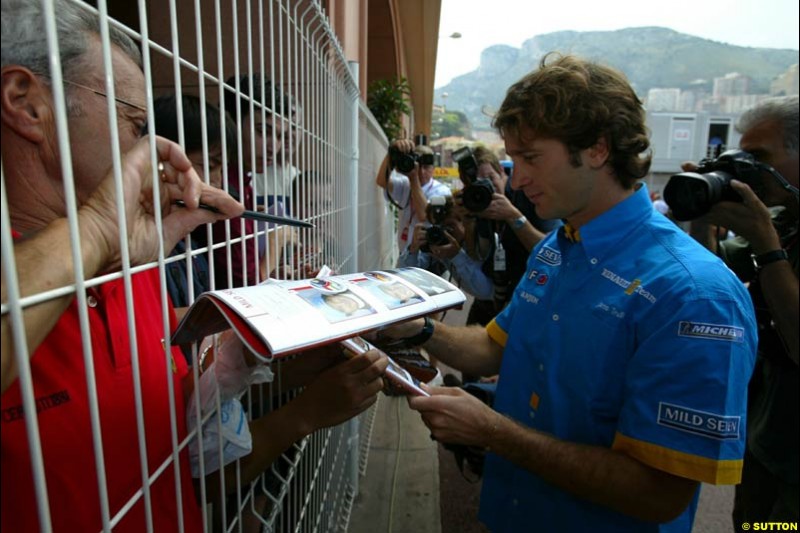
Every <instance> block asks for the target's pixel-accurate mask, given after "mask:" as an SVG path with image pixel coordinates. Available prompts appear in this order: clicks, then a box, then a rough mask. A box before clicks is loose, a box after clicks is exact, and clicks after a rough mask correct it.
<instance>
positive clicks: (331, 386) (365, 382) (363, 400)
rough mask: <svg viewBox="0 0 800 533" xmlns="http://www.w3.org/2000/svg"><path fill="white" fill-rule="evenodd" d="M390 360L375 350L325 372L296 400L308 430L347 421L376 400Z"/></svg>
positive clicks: (311, 430)
mask: <svg viewBox="0 0 800 533" xmlns="http://www.w3.org/2000/svg"><path fill="white" fill-rule="evenodd" d="M388 364H389V360H388V359H387V358H386V357H385V356H383V355H382V354H381V353H380V352H379V351H378V350H370V351H369V352H367V353H365V354H362V355H357V356H355V357H353V358H351V359H348V360H347V361H344V362H342V363H340V364H338V365H336V366H334V367H333V368H330V369H328V370H326V371H324V372H323V373H322V374H320V375H319V377H317V379H315V380H314V381H313V382H311V384H310V385H309V386H308V387H306V390H304V391H303V393H302V394H301V395H300V396H299V397H298V398H297V400H296V401H298V402H302V404H303V410H302V411H301V412H303V413H305V414H306V423H307V424H308V426H309V427H308V428H307V429H308V430H309V431H308V433H311V432H313V431H316V430H317V429H321V428H325V427H329V426H335V425H336V424H340V423H342V422H344V421H346V420H349V419H351V418H353V417H354V416H356V415H357V414H359V413H360V412H362V411H363V410H365V409H366V408H368V407H369V406H370V405H372V404H373V403H375V401H376V400H377V394H378V393H379V392H380V391H381V389H383V380H382V379H381V376H382V375H383V372H384V371H385V370H386V366H387V365H388Z"/></svg>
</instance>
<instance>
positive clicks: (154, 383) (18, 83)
mask: <svg viewBox="0 0 800 533" xmlns="http://www.w3.org/2000/svg"><path fill="white" fill-rule="evenodd" d="M42 5H43V4H42V3H40V2H31V1H26V0H3V7H2V94H1V95H0V127H1V128H2V160H3V169H4V181H3V183H4V194H5V195H7V199H8V215H9V218H10V221H11V225H12V228H13V233H14V244H13V246H14V258H15V261H16V275H17V281H18V288H19V291H20V292H19V295H20V296H21V297H23V298H24V297H26V296H31V295H35V294H40V293H42V292H45V291H47V290H49V289H53V288H58V287H68V286H70V285H71V284H73V283H75V281H76V274H75V268H76V267H75V265H74V263H73V260H74V258H73V254H72V252H71V242H72V239H73V238H79V239H80V247H79V249H78V251H79V252H80V256H79V257H78V258H77V259H79V260H80V264H81V266H82V272H81V273H80V278H81V279H86V278H92V277H95V276H98V275H101V274H106V273H112V272H114V271H117V270H119V268H120V264H121V255H120V254H121V250H120V246H121V245H120V239H121V238H122V239H126V241H127V247H128V253H129V257H130V263H131V264H132V265H140V264H146V263H152V262H154V261H155V260H156V258H157V257H158V249H159V240H160V239H162V238H163V242H164V247H165V249H166V250H170V249H172V247H173V246H174V245H175V244H176V243H177V242H178V240H179V239H181V238H183V236H184V235H185V234H186V233H187V232H188V231H190V230H191V229H192V228H194V227H195V226H197V225H199V224H203V223H209V222H214V221H216V220H222V219H224V218H229V217H233V216H238V215H239V214H241V212H242V210H243V206H242V205H241V204H240V203H239V202H237V201H235V200H234V199H233V198H231V197H230V196H228V195H227V194H225V193H224V192H223V191H221V190H219V189H217V188H214V187H211V186H208V185H205V184H204V183H203V182H202V181H201V180H200V179H199V178H198V176H197V174H196V173H195V172H194V170H193V169H192V164H191V161H189V159H188V158H187V157H186V155H185V154H184V153H183V151H182V150H181V149H180V148H179V147H178V146H177V145H176V144H174V143H172V142H170V141H168V140H166V139H163V138H160V137H156V138H154V139H148V138H146V137H145V138H142V132H143V127H144V124H145V121H146V118H147V112H146V108H145V80H144V75H143V73H142V70H141V56H140V53H139V50H138V48H137V47H136V45H135V44H134V43H133V41H132V40H131V39H130V38H129V37H128V36H127V35H126V34H124V33H123V32H122V31H120V30H118V29H115V28H114V27H113V26H109V28H108V29H109V34H110V41H111V47H110V54H111V63H112V65H113V73H114V83H115V89H114V92H115V100H116V101H115V103H116V113H117V127H118V131H117V133H118V138H119V149H120V152H121V154H122V161H121V167H120V171H121V174H122V190H121V192H122V194H124V204H123V205H124V209H125V212H124V213H122V214H120V213H118V211H117V204H116V196H117V192H116V187H115V182H114V177H113V172H111V166H112V147H111V133H110V131H109V117H108V100H107V99H108V98H110V97H109V96H108V94H107V92H106V87H105V84H104V80H105V79H106V72H105V69H104V67H103V47H102V46H101V39H100V25H99V23H98V17H97V15H94V14H91V13H90V12H89V11H88V10H87V9H86V8H84V7H83V6H82V4H76V3H73V2H67V1H63V0H56V2H55V13H56V31H57V36H58V44H59V54H60V57H59V59H60V63H61V68H62V72H63V78H64V84H63V87H64V90H65V92H66V104H67V106H66V107H67V115H68V121H69V123H68V127H69V142H70V144H69V146H70V151H71V153H70V154H69V155H70V157H71V161H72V173H73V176H74V186H75V198H76V200H77V205H78V210H77V219H76V220H75V222H76V223H77V227H78V235H72V234H71V232H70V231H69V229H68V220H67V218H66V217H67V207H66V205H65V198H66V197H68V196H69V195H70V194H71V192H70V191H69V189H68V187H67V186H66V184H65V180H66V179H67V177H66V176H64V175H62V170H61V163H62V162H63V161H64V158H66V157H67V154H64V153H62V152H60V149H59V145H58V141H59V139H58V136H57V133H56V131H57V130H56V110H55V104H54V97H53V81H52V79H53V73H52V72H51V71H50V68H49V61H48V57H49V53H48V46H47V32H46V31H45V24H44V15H43V12H42ZM151 142H154V143H155V147H156V151H157V158H158V162H159V163H160V165H161V166H162V168H161V169H160V172H159V171H158V170H156V169H153V168H152V166H151V157H150V143H151ZM154 170H155V172H154ZM156 172H158V174H157V176H159V175H160V178H161V179H160V180H158V177H156V181H155V184H156V185H158V186H159V190H160V194H161V198H162V200H163V202H162V204H161V207H160V214H161V217H162V223H163V229H162V233H161V235H158V234H157V232H156V221H155V217H156V214H155V207H156V206H154V205H153V201H152V198H153V187H154V182H153V174H154V173H156ZM177 200H182V201H183V202H185V207H178V206H175V205H174V202H175V201H177ZM199 202H203V203H205V204H208V205H211V206H214V207H216V208H217V209H218V210H219V214H215V213H212V212H210V211H208V210H203V209H198V204H199ZM120 215H124V216H125V218H126V221H127V235H120V227H119V225H118V224H119V222H118V220H119V216H120ZM8 275H9V273H8V272H3V276H2V299H3V304H4V305H6V304H8V303H9V294H10V293H9V290H10V288H9V287H8V285H7V284H8V283H9V282H8V279H9V278H8ZM130 283H131V292H132V295H133V302H132V304H133V310H135V331H130V332H129V331H128V311H127V310H126V301H127V298H126V291H125V287H124V281H123V279H112V280H109V281H105V282H103V283H101V284H98V285H94V286H91V287H89V288H87V289H85V293H84V294H82V295H80V296H82V297H85V300H83V298H79V299H77V300H76V298H75V293H74V292H68V293H66V294H64V295H62V296H56V297H54V298H51V299H50V300H47V301H45V302H42V303H38V304H35V305H30V306H27V307H25V309H24V310H23V316H22V317H23V320H24V335H25V337H24V338H16V337H15V336H14V335H12V329H11V328H12V326H13V325H14V319H13V318H12V317H11V316H10V315H9V314H7V313H5V314H3V316H2V350H1V352H2V398H1V399H0V402H1V403H2V413H3V417H2V432H1V433H0V434H1V435H2V437H0V438H1V439H2V455H1V456H0V463H2V468H1V470H2V496H1V497H0V499H1V501H2V518H1V519H0V520H1V521H2V522H1V523H2V527H0V529H2V530H3V531H39V530H44V528H45V524H44V523H43V522H40V519H41V517H45V516H48V515H47V513H46V510H45V509H43V508H42V509H39V505H45V503H44V501H43V500H39V499H38V498H37V495H36V493H35V483H34V477H33V467H32V465H33V464H34V463H36V460H35V458H34V457H32V452H31V451H30V450H29V442H28V437H27V434H26V431H27V429H30V428H28V424H29V423H30V422H31V421H30V420H26V417H25V414H24V412H23V408H22V405H23V399H22V393H23V390H22V389H23V387H22V385H21V380H20V379H18V376H20V375H21V372H22V371H21V369H19V368H17V362H16V359H15V356H14V348H15V346H16V347H18V348H20V349H22V350H25V348H27V353H29V354H30V355H31V357H30V361H29V362H30V375H31V378H32V383H33V387H34V389H33V391H32V392H33V394H34V401H35V409H36V412H37V413H38V416H37V422H38V432H39V441H40V443H41V456H42V460H43V465H44V481H45V482H46V492H44V495H45V496H46V498H47V502H48V504H49V517H50V520H51V523H52V529H53V530H55V531H99V530H101V529H103V518H102V516H101V502H102V501H103V500H101V493H103V494H105V495H107V499H106V500H105V501H106V502H107V504H108V507H107V510H108V512H109V513H110V518H115V517H117V515H118V513H122V514H121V515H120V516H119V517H118V520H119V521H118V522H117V523H116V524H115V527H114V530H115V531H137V532H138V531H143V530H145V529H147V527H148V526H147V524H146V513H145V505H144V502H143V500H142V499H141V498H139V499H135V500H133V501H132V502H131V506H130V508H127V509H126V508H125V506H126V505H127V504H128V503H129V500H130V499H131V498H133V497H134V496H135V495H136V493H137V491H138V490H140V488H141V486H142V469H141V466H140V457H142V458H146V460H147V467H148V470H147V474H148V475H150V476H154V479H153V480H152V482H151V483H150V487H149V494H150V500H149V501H150V502H151V504H152V506H151V509H150V511H151V512H150V513H149V517H150V518H151V519H152V523H151V526H152V529H154V530H156V531H173V530H176V529H177V527H178V523H179V522H180V521H181V520H182V523H183V524H184V527H185V529H186V530H187V531H200V530H201V528H202V523H201V518H200V510H199V507H198V505H197V502H196V500H195V496H194V491H193V484H192V481H191V478H190V476H189V468H188V464H187V457H186V454H185V453H181V454H180V455H179V456H178V462H179V466H180V470H179V472H180V474H179V477H180V479H179V480H178V481H177V482H176V480H175V472H176V469H174V468H171V467H170V468H166V469H165V470H164V471H163V472H161V473H160V474H159V475H156V471H157V470H158V469H159V468H160V466H161V464H162V463H163V462H164V461H165V460H168V459H169V458H170V457H172V454H173V446H172V442H173V438H174V437H173V436H174V435H175V436H177V439H178V440H179V441H180V440H181V439H184V438H185V437H186V427H185V424H184V421H183V419H182V417H178V419H177V421H176V423H175V425H174V426H173V424H172V423H171V422H170V416H169V412H170V410H169V409H168V408H167V406H169V405H174V406H175V408H176V409H177V411H178V412H182V410H183V406H184V399H183V396H182V395H181V394H175V395H174V396H171V395H170V393H169V390H170V389H169V388H168V381H167V380H168V379H169V378H168V377H167V376H171V377H172V379H173V381H174V383H173V386H174V390H175V391H180V390H181V380H182V379H183V378H184V377H185V375H186V373H187V367H186V362H185V361H184V359H183V356H182V355H181V353H180V351H179V350H177V349H176V348H175V347H173V349H172V351H171V353H168V354H165V352H164V347H163V346H162V337H163V336H164V329H163V323H162V316H163V312H164V311H166V313H167V316H168V317H169V319H170V324H171V325H172V326H174V325H175V315H174V313H173V310H172V307H171V306H170V305H169V302H166V306H167V309H166V310H164V308H163V306H164V305H165V302H163V301H162V300H161V298H160V283H159V275H158V270H157V269H155V268H150V269H146V270H143V271H141V272H138V273H135V274H133V275H132V276H131V278H130ZM83 301H85V303H86V307H84V306H83ZM81 310H84V311H85V312H86V316H87V318H88V324H87V325H88V330H84V329H83V328H82V325H81V324H82V321H81V319H80V313H81ZM131 335H135V340H136V352H134V351H133V349H132V347H131ZM82 340H84V341H85V342H86V343H85V346H84V344H83V343H82V342H81V341H82ZM20 343H24V346H22V345H20ZM84 350H87V352H86V354H87V357H91V359H90V360H91V362H92V364H93V372H92V373H91V375H92V381H91V382H90V381H88V378H87V369H86V368H85V359H84ZM134 357H135V358H136V360H137V361H138V366H137V368H138V380H137V381H138V383H136V384H135V383H134V376H133V373H132V368H133V367H132V361H133V358H134ZM170 366H171V370H172V371H171V372H170V371H169V368H170ZM138 385H140V389H139V390H140V391H141V407H142V413H143V420H142V422H143V425H144V427H145V428H146V433H145V434H142V435H141V439H142V441H141V442H143V444H144V446H145V447H146V449H145V450H140V449H139V447H140V435H139V432H138V431H137V413H136V407H135V402H134V387H135V386H138ZM95 393H96V396H95ZM94 397H96V399H97V403H98V410H99V419H98V420H97V421H98V422H99V428H100V431H101V432H102V433H101V438H100V439H99V440H97V441H96V442H95V441H94V440H93V431H94V430H93V419H92V417H91V415H90V409H89V405H90V400H91V399H92V398H94ZM96 444H100V445H101V448H96V446H95V445H96ZM34 449H35V448H34ZM140 452H141V455H140ZM96 457H97V458H99V459H101V460H102V463H101V464H102V466H103V472H104V476H103V477H102V478H101V477H100V474H99V473H98V471H97V469H96V467H97V463H96V461H95V458H96ZM101 479H102V481H101ZM178 488H180V489H181V494H182V496H181V497H180V498H179V497H178V496H177V489H178ZM37 502H38V503H37ZM107 518H109V517H107Z"/></svg>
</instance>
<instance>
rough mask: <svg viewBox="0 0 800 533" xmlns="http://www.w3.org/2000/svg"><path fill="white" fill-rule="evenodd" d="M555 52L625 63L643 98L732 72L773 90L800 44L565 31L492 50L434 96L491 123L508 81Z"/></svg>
mask: <svg viewBox="0 0 800 533" xmlns="http://www.w3.org/2000/svg"><path fill="white" fill-rule="evenodd" d="M551 51H558V52H562V53H573V54H576V55H579V56H582V57H586V58H589V59H593V60H596V61H599V62H601V63H604V64H607V65H610V66H613V67H616V68H618V69H620V70H621V71H623V72H624V73H625V75H626V76H627V77H628V79H629V80H630V81H631V84H632V85H633V87H634V88H635V89H636V92H637V93H638V94H639V95H640V96H641V97H645V96H647V92H648V91H649V90H650V89H652V88H670V87H677V88H680V89H688V88H689V87H690V86H691V87H692V88H697V87H698V85H706V86H707V88H708V90H709V91H710V90H711V88H712V85H713V79H714V78H716V77H721V76H724V75H725V74H727V73H730V72H739V73H741V74H745V75H747V76H750V77H751V78H752V79H753V85H752V86H751V90H752V92H754V93H767V92H769V84H770V82H771V81H772V80H773V79H774V78H775V77H776V76H777V75H778V74H781V73H782V72H784V71H785V70H786V69H787V68H788V67H789V66H790V65H792V64H794V63H797V62H798V51H797V50H779V49H772V48H749V47H743V46H733V45H730V44H725V43H721V42H717V41H711V40H708V39H701V38H699V37H694V36H691V35H686V34H684V33H678V32H676V31H674V30H670V29H668V28H658V27H646V28H626V29H622V30H617V31H592V32H577V31H559V32H554V33H548V34H545V35H538V36H536V37H534V38H532V39H529V40H527V41H525V42H524V43H523V44H522V47H521V48H514V47H511V46H506V45H497V46H491V47H489V48H486V49H485V50H484V51H483V52H482V53H481V62H480V66H479V67H478V69H477V70H475V71H473V72H470V73H468V74H464V75H462V76H458V77H456V78H454V79H453V80H452V81H451V82H450V83H449V84H448V85H446V86H444V87H440V88H438V89H436V90H435V91H434V101H435V102H441V101H442V98H441V95H442V93H445V92H446V93H447V100H446V105H447V109H448V110H453V111H456V110H458V111H462V112H464V113H465V114H466V115H467V117H468V118H469V120H470V122H471V123H472V125H473V126H474V127H476V128H478V129H480V128H486V127H488V126H489V117H487V116H486V115H485V114H484V113H482V112H481V109H482V108H483V107H484V106H487V107H488V108H489V110H494V109H497V108H498V107H499V105H500V103H501V102H502V101H503V97H504V96H505V92H506V90H507V89H508V87H509V86H510V85H511V84H512V83H514V82H515V81H517V80H519V79H520V78H521V77H522V76H524V75H525V74H527V73H528V72H530V71H532V70H534V69H535V68H536V67H537V66H538V64H539V60H540V59H541V58H542V56H544V55H545V54H547V53H548V52H551Z"/></svg>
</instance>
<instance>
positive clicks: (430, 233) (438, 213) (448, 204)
mask: <svg viewBox="0 0 800 533" xmlns="http://www.w3.org/2000/svg"><path fill="white" fill-rule="evenodd" d="M452 209H453V199H452V198H450V197H449V196H433V197H432V198H431V199H430V200H429V201H428V206H427V207H426V208H425V215H426V216H427V217H428V222H430V223H431V225H430V226H428V227H427V228H425V240H426V241H427V242H426V243H425V244H423V245H422V246H420V250H422V251H423V252H425V253H430V251H431V245H434V246H444V245H445V244H447V243H448V242H450V241H448V240H447V233H446V231H447V229H446V228H445V227H444V221H445V220H446V219H447V217H448V216H449V215H450V211H451V210H452Z"/></svg>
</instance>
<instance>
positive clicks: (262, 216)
mask: <svg viewBox="0 0 800 533" xmlns="http://www.w3.org/2000/svg"><path fill="white" fill-rule="evenodd" d="M172 203H173V204H174V205H177V206H180V207H186V202H184V201H183V200H175V201H174V202H172ZM198 207H199V208H200V209H205V210H206V211H211V212H212V213H219V212H220V210H219V209H217V208H216V207H214V206H213V205H208V204H200V205H199V206H198ZM240 216H241V217H242V218H249V219H250V220H258V221H260V222H275V223H277V224H284V225H286V226H297V227H299V228H313V227H314V224H312V223H310V222H305V221H304V220H297V219H296V218H289V217H281V216H278V215H270V214H269V213H262V212H261V211H248V210H245V211H244V213H242V214H241V215H240Z"/></svg>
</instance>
